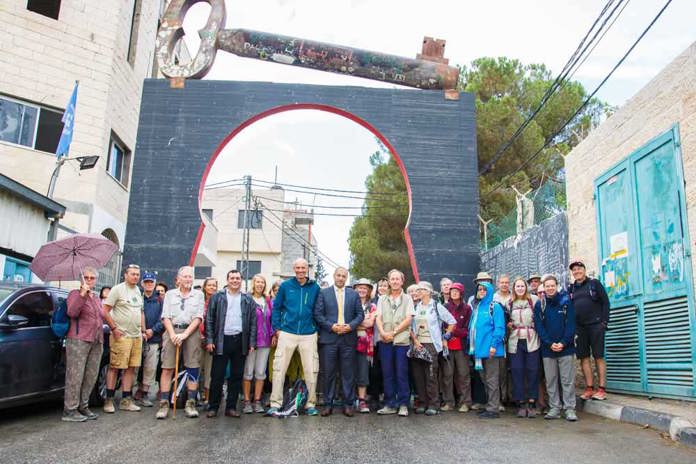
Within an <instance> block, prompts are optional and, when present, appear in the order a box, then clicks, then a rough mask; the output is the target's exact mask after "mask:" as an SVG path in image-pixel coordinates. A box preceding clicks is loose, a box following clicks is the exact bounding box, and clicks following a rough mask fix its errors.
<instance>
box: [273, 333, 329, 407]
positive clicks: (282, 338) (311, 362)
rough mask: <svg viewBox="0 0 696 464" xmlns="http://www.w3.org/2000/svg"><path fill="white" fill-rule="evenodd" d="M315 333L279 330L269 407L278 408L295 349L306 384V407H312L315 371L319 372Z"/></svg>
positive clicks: (314, 395) (313, 404) (313, 402)
mask: <svg viewBox="0 0 696 464" xmlns="http://www.w3.org/2000/svg"><path fill="white" fill-rule="evenodd" d="M317 339H318V336H317V334H316V333H313V334H311V335H295V334H291V333H288V332H280V333H279V335H278V346H277V347H276V350H275V356H274V358H273V390H272V391H271V407H272V408H280V407H281V406H282V403H283V391H284V388H283V386H284V383H285V372H286V371H287V370H288V365H289V364H290V360H291V359H292V355H293V353H295V350H297V351H298V352H299V353H300V359H301V360H302V369H303V371H304V380H305V383H306V384H307V390H308V393H309V397H308V398H307V405H306V407H307V408H313V407H314V406H315V405H316V402H317V392H316V390H317V373H318V372H319V354H318V351H317Z"/></svg>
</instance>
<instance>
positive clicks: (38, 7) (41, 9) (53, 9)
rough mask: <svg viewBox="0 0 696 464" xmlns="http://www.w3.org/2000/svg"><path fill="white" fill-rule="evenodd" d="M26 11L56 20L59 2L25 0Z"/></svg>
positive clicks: (52, 0) (55, 0) (53, 0)
mask: <svg viewBox="0 0 696 464" xmlns="http://www.w3.org/2000/svg"><path fill="white" fill-rule="evenodd" d="M27 10H29V11H33V12H34V13H39V14H40V15H44V16H48V17H49V18H53V19H58V14H59V13H60V0H27Z"/></svg>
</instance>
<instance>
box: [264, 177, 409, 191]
mask: <svg viewBox="0 0 696 464" xmlns="http://www.w3.org/2000/svg"><path fill="white" fill-rule="evenodd" d="M254 181H256V182H260V183H263V184H271V185H280V186H282V187H295V188H301V189H308V190H319V191H323V192H337V193H357V194H366V195H400V193H397V192H370V191H365V190H341V189H331V188H325V187H313V186H308V185H295V184H283V183H281V182H271V181H269V180H261V179H254Z"/></svg>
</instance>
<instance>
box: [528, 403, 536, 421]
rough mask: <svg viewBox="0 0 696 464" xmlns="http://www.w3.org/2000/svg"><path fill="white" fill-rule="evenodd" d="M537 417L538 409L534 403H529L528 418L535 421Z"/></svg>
mask: <svg viewBox="0 0 696 464" xmlns="http://www.w3.org/2000/svg"><path fill="white" fill-rule="evenodd" d="M536 416H537V409H536V407H535V405H534V403H529V406H527V417H528V418H530V419H534V418H535V417H536Z"/></svg>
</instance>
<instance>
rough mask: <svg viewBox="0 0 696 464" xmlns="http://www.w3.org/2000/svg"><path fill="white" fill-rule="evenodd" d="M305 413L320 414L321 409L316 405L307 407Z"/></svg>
mask: <svg viewBox="0 0 696 464" xmlns="http://www.w3.org/2000/svg"><path fill="white" fill-rule="evenodd" d="M305 414H307V415H308V416H318V415H319V410H318V409H317V408H315V407H311V408H307V409H305Z"/></svg>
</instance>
